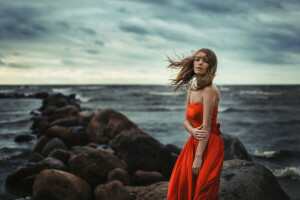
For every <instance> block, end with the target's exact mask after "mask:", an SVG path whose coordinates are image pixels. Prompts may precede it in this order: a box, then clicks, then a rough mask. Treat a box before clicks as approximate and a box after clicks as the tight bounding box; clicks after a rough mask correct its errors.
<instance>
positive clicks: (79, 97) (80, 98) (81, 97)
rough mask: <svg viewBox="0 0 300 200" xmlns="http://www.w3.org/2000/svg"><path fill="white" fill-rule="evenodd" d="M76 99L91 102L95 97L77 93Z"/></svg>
mask: <svg viewBox="0 0 300 200" xmlns="http://www.w3.org/2000/svg"><path fill="white" fill-rule="evenodd" d="M76 99H79V100H80V101H81V102H83V103H87V102H90V101H91V100H92V99H93V97H83V96H81V95H80V94H76Z"/></svg>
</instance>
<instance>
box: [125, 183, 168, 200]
mask: <svg viewBox="0 0 300 200" xmlns="http://www.w3.org/2000/svg"><path fill="white" fill-rule="evenodd" d="M168 187H169V181H162V182H158V183H154V184H152V185H148V186H137V187H134V188H130V189H128V192H129V196H130V199H131V200H141V199H142V200H158V199H159V200H167V196H168Z"/></svg>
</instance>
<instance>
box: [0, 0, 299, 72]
mask: <svg viewBox="0 0 300 200" xmlns="http://www.w3.org/2000/svg"><path fill="white" fill-rule="evenodd" d="M299 7H300V3H299V1H295V0H291V1H279V0H274V1H269V0H253V1H234V0H226V1H217V0H210V1H198V0H189V1H184V0H181V1H171V0H155V1H147V0H143V1H137V0H131V1H130V0H128V1H117V0H115V1H111V2H96V1H85V2H83V1H82V2H74V1H64V2H60V1H53V2H52V1H51V2H47V3H44V2H38V1H33V0H32V1H26V3H24V2H22V1H14V2H10V1H1V7H0V42H1V41H6V47H7V48H9V47H10V46H12V45H11V44H13V43H14V42H16V41H19V40H21V41H28V40H30V41H29V42H30V43H29V44H28V46H31V45H32V44H36V45H38V44H40V46H44V47H46V46H45V45H49V43H50V44H51V45H49V46H54V47H52V48H55V50H52V49H51V50H46V48H45V50H44V51H45V53H49V54H54V53H53V52H55V53H56V55H55V56H57V57H59V58H60V59H62V60H67V61H65V62H62V63H64V64H72V62H71V61H70V60H71V59H72V56H74V57H78V56H80V55H81V53H82V52H85V53H86V54H88V55H89V56H93V55H94V56H95V57H96V56H98V54H100V52H101V54H102V53H103V52H107V51H108V50H110V51H112V52H114V53H115V52H118V54H117V55H120V57H121V56H123V54H124V55H127V54H130V55H135V52H130V53H128V51H127V49H131V50H132V51H134V49H133V47H134V48H136V49H137V50H136V51H138V52H140V51H141V50H140V49H143V48H144V50H149V48H148V47H151V50H155V49H156V50H157V51H156V52H157V54H160V55H163V54H164V53H165V52H166V49H177V50H178V51H180V50H181V49H180V48H188V47H189V48H190V49H192V48H195V46H198V47H199V48H200V47H202V46H206V47H211V48H213V49H216V50H217V51H219V52H226V54H227V55H229V56H233V55H234V56H235V57H236V58H237V57H238V58H240V59H241V60H243V61H247V62H249V63H251V62H255V63H264V64H272V65H276V64H281V65H282V64H296V63H298V62H299V58H298V57H299V53H300V37H299V36H300V27H299V25H298V20H297V17H300V15H299V14H297V13H299V12H297V11H298V10H299ZM41 38H42V39H41ZM9 41H11V44H10V43H9ZM42 42H45V44H44V43H42ZM46 42H48V43H46ZM112 44H114V45H116V46H113V45H112ZM118 45H119V46H118ZM126 45H127V46H126ZM28 46H26V47H24V49H28ZM56 46H57V47H56ZM58 46H61V49H69V50H68V52H70V53H69V54H66V53H65V52H66V51H64V52H63V53H62V52H59V50H60V49H59V48H58ZM121 47H122V48H121ZM11 48H15V46H14V47H11ZM21 48H22V46H20V49H21ZM39 48H40V47H39ZM6 50H7V52H5V50H2V51H1V52H0V53H1V54H9V52H14V51H13V50H14V49H11V51H8V49H6ZM47 51H49V52H47ZM72 53H74V54H75V55H73V54H72ZM108 53H109V52H108ZM64 56H65V57H64ZM106 57H107V61H105V62H106V63H108V62H110V60H109V58H108V56H106ZM141 57H142V56H141V55H138V56H132V58H131V61H128V63H134V61H135V59H137V58H141ZM149 57H150V56H149ZM103 58H105V56H103ZM154 59H161V57H159V58H158V57H157V58H152V60H154ZM128 60H129V59H128ZM103 62H104V61H103ZM0 65H1V62H0ZM2 65H5V63H4V62H2ZM78 65H79V66H80V64H78ZM7 66H8V67H18V66H19V67H22V66H23V67H25V65H24V64H12V65H7Z"/></svg>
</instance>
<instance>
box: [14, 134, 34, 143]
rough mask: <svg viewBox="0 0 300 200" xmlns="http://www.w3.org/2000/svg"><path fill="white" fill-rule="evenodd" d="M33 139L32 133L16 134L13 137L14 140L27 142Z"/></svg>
mask: <svg viewBox="0 0 300 200" xmlns="http://www.w3.org/2000/svg"><path fill="white" fill-rule="evenodd" d="M32 139H34V137H33V136H32V135H26V134H24V135H18V136H16V137H15V142H28V141H30V140H32Z"/></svg>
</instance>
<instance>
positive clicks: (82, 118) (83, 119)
mask: <svg viewBox="0 0 300 200" xmlns="http://www.w3.org/2000/svg"><path fill="white" fill-rule="evenodd" d="M94 115H95V113H94V112H93V111H92V110H83V111H81V112H79V113H78V114H77V116H78V117H79V124H80V125H82V126H85V127H86V126H88V124H89V123H90V121H91V119H92V117H93V116H94Z"/></svg>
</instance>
